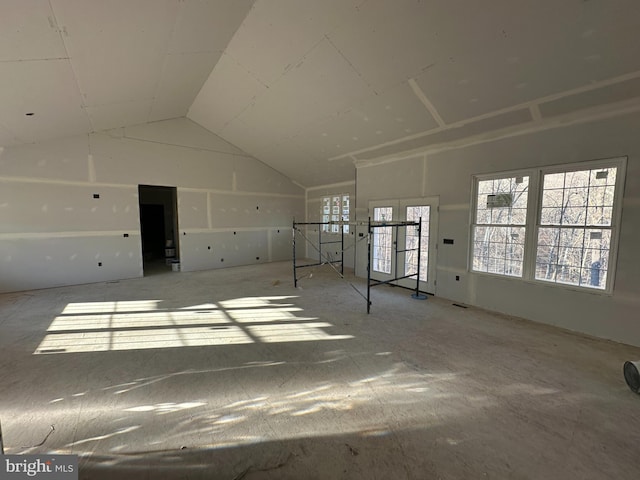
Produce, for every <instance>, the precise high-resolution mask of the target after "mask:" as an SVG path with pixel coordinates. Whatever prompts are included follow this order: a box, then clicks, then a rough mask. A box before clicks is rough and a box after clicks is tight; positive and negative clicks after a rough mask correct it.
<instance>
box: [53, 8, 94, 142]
mask: <svg viewBox="0 0 640 480" xmlns="http://www.w3.org/2000/svg"><path fill="white" fill-rule="evenodd" d="M48 3H49V9H50V10H51V15H53V21H54V22H55V26H56V30H57V32H58V35H59V36H60V41H62V48H64V53H66V54H67V59H68V61H69V67H70V68H71V72H72V73H73V80H74V81H75V84H76V88H77V89H78V94H79V96H80V107H81V108H82V111H83V112H84V114H85V115H86V116H87V120H88V121H89V128H90V129H91V131H92V132H93V131H94V130H95V126H94V125H93V120H92V119H91V115H89V112H88V111H87V105H86V103H85V94H84V93H83V92H82V88H80V81H79V80H78V72H76V69H75V67H74V66H73V62H72V61H71V56H70V55H69V50H68V49H67V44H66V42H65V41H64V35H62V30H61V29H60V24H59V23H58V17H57V16H56V11H55V10H54V8H53V4H52V3H51V0H49V1H48ZM65 33H66V31H65Z"/></svg>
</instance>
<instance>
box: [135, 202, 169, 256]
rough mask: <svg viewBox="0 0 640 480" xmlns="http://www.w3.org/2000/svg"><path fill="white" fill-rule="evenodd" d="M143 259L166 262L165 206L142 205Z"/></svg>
mask: <svg viewBox="0 0 640 480" xmlns="http://www.w3.org/2000/svg"><path fill="white" fill-rule="evenodd" d="M140 230H141V232H142V257H143V258H144V259H145V261H147V260H149V261H151V260H164V245H165V241H164V237H165V235H164V206H163V205H140Z"/></svg>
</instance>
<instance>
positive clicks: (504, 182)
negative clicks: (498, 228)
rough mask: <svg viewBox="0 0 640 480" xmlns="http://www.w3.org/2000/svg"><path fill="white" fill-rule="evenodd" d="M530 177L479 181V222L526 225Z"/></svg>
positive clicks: (477, 204)
mask: <svg viewBox="0 0 640 480" xmlns="http://www.w3.org/2000/svg"><path fill="white" fill-rule="evenodd" d="M528 191H529V177H528V176H523V177H509V178H500V179H492V180H480V181H478V198H477V201H476V208H477V209H476V223H477V224H502V225H524V224H525V223H526V217H527V198H528Z"/></svg>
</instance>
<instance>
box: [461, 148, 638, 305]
mask: <svg viewBox="0 0 640 480" xmlns="http://www.w3.org/2000/svg"><path fill="white" fill-rule="evenodd" d="M625 170H626V157H625V158H614V159H608V160H597V161H590V162H580V163H573V164H566V165H556V166H550V167H542V168H536V169H528V170H520V171H516V172H509V173H497V174H492V175H478V176H475V177H474V179H473V211H472V222H471V246H470V262H469V269H470V270H471V271H474V272H479V273H486V274H493V275H501V276H510V277H519V278H522V279H523V280H530V281H536V282H544V283H550V284H556V285H564V286H569V287H571V288H579V289H584V290H592V291H601V292H606V293H610V292H611V291H612V288H613V274H614V267H615V257H616V254H617V239H618V233H619V229H620V217H621V213H622V208H621V204H622V193H623V186H624V174H625Z"/></svg>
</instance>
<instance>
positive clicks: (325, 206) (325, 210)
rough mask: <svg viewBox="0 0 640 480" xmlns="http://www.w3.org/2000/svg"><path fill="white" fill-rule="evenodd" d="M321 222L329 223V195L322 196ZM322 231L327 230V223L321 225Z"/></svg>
mask: <svg viewBox="0 0 640 480" xmlns="http://www.w3.org/2000/svg"><path fill="white" fill-rule="evenodd" d="M321 213H322V223H329V220H330V215H331V197H323V198H322V212H321ZM322 231H323V232H328V231H329V225H322Z"/></svg>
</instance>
